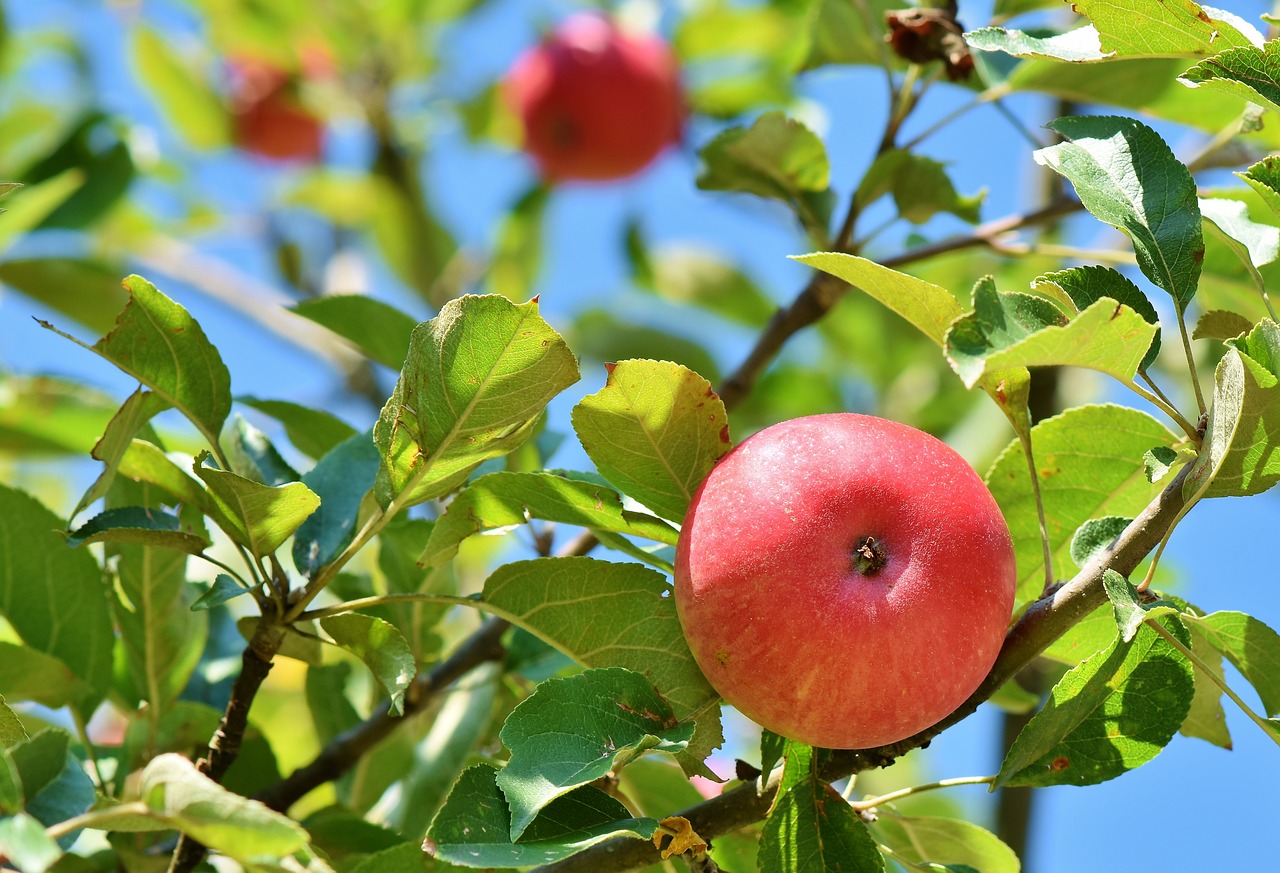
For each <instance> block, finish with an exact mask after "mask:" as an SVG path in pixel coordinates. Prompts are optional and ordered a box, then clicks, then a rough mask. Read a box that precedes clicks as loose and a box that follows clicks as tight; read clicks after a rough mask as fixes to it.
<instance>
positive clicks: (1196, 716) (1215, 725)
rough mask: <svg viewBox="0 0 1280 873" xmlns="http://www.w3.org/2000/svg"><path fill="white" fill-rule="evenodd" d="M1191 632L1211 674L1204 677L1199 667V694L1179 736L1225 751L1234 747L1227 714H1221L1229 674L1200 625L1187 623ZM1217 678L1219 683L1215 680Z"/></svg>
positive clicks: (1194, 646) (1192, 704)
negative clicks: (1210, 744) (1223, 689)
mask: <svg viewBox="0 0 1280 873" xmlns="http://www.w3.org/2000/svg"><path fill="white" fill-rule="evenodd" d="M1186 624H1187V630H1188V631H1190V633H1191V650H1192V651H1193V652H1195V654H1196V657H1197V658H1199V659H1200V660H1201V661H1203V662H1204V663H1205V664H1207V665H1208V667H1209V670H1210V671H1211V673H1212V677H1211V676H1207V675H1205V673H1204V671H1203V670H1202V669H1201V667H1200V665H1199V664H1196V665H1195V666H1196V694H1195V697H1193V698H1191V710H1190V712H1188V713H1187V717H1186V719H1185V720H1183V722H1182V727H1180V728H1179V729H1178V733H1180V734H1182V735H1183V736H1184V737H1196V738H1198V739H1202V740H1204V741H1205V742H1208V743H1212V744H1213V745H1215V746H1219V747H1220V748H1223V749H1230V748H1231V734H1230V732H1229V731H1228V730H1227V718H1226V714H1225V713H1223V711H1222V685H1221V684H1219V683H1222V682H1225V681H1226V674H1224V673H1223V670H1222V652H1221V651H1219V650H1218V649H1217V648H1215V647H1214V646H1213V645H1212V644H1211V643H1210V642H1209V640H1208V639H1207V638H1206V636H1205V634H1204V632H1202V631H1201V630H1200V625H1198V624H1196V623H1195V622H1194V621H1188V622H1187V623H1186ZM1214 678H1216V679H1217V681H1216V682H1215V681H1214Z"/></svg>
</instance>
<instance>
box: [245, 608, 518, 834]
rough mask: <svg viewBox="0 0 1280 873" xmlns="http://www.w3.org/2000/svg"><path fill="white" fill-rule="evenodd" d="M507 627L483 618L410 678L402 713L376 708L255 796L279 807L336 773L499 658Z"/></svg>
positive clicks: (323, 782)
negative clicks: (439, 657)
mask: <svg viewBox="0 0 1280 873" xmlns="http://www.w3.org/2000/svg"><path fill="white" fill-rule="evenodd" d="M508 627H509V625H508V624H507V622H505V621H503V620H502V619H500V618H491V619H489V620H487V621H486V622H485V623H484V624H483V625H481V626H480V629H479V630H478V631H476V632H475V633H474V634H472V635H471V636H470V637H468V638H467V639H466V640H465V641H464V642H463V643H462V645H460V646H458V648H457V649H455V650H454V652H453V654H452V655H450V656H449V657H448V658H447V659H446V660H444V661H441V662H440V663H439V664H437V665H436V666H435V667H434V668H433V669H432V670H431V671H430V672H428V673H425V674H421V675H419V676H418V677H417V678H416V679H414V680H413V684H412V685H410V686H409V689H408V691H407V692H406V694H405V699H404V715H403V716H392V715H391V714H390V713H389V712H388V711H387V710H386V709H385V708H382V709H380V710H379V711H378V712H377V713H376V714H374V715H372V716H370V717H369V718H367V719H365V720H364V721H363V722H361V723H360V724H358V725H356V726H355V727H353V728H351V729H350V730H348V731H346V732H345V733H343V734H340V735H339V736H337V737H335V738H334V739H333V741H332V742H330V743H329V745H327V746H325V747H324V749H323V750H322V751H321V752H320V754H319V755H317V756H316V758H315V760H313V761H312V762H311V763H310V764H307V765H306V766H305V767H302V768H300V769H298V770H294V771H293V773H291V774H289V776H288V777H287V778H285V779H283V780H281V781H280V782H277V783H276V784H275V785H272V786H271V787H270V788H268V789H267V790H266V791H263V792H262V793H261V794H259V795H258V796H257V799H258V800H260V801H262V802H263V803H265V804H266V805H267V806H269V807H271V808H272V809H275V810H279V811H280V812H284V811H285V810H287V809H288V808H289V807H290V806H292V805H293V804H294V803H295V802H296V801H298V800H299V799H300V798H302V797H303V796H304V795H305V794H307V792H309V791H311V790H312V789H313V788H318V787H319V786H321V785H323V784H325V783H326V782H330V781H332V780H334V779H337V778H338V777H339V776H341V775H342V774H343V773H345V772H346V771H347V770H348V769H350V768H351V767H353V766H354V765H355V764H356V762H357V761H359V760H360V758H361V757H362V756H363V755H364V754H365V753H367V752H368V751H369V750H370V749H372V748H373V747H374V746H375V745H377V744H378V743H380V742H381V741H382V740H384V739H385V738H386V737H387V735H388V734H390V733H391V732H392V731H394V730H395V729H396V728H397V727H399V726H400V725H402V724H405V723H406V722H405V719H407V718H409V717H410V716H412V715H414V714H415V713H418V712H422V711H423V710H424V709H426V708H427V707H428V706H429V705H430V704H431V703H432V702H433V701H434V700H435V697H436V695H438V694H439V693H440V692H441V691H442V690H444V689H445V688H447V687H449V686H450V685H452V684H453V683H454V682H455V681H457V680H458V679H460V678H462V677H463V676H465V675H466V674H467V673H469V672H471V671H472V670H473V669H475V668H476V667H478V666H480V665H481V664H483V663H485V662H486V661H497V660H500V659H501V658H502V657H503V656H504V655H505V654H506V650H505V649H504V648H503V646H502V635H503V633H505V632H506V630H507V628H508Z"/></svg>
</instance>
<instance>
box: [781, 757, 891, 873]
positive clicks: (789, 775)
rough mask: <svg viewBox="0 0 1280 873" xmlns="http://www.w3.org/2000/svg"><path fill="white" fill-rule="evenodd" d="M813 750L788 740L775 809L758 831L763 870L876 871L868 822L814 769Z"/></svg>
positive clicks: (879, 866)
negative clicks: (760, 831) (759, 832)
mask: <svg viewBox="0 0 1280 873" xmlns="http://www.w3.org/2000/svg"><path fill="white" fill-rule="evenodd" d="M812 758H813V750H812V749H809V748H808V747H807V746H801V745H799V744H797V743H788V745H787V762H786V765H785V766H784V768H783V773H782V783H781V785H780V786H779V787H778V795H777V797H776V798H775V799H774V801H773V809H772V810H770V812H769V818H768V819H766V820H765V823H764V830H763V832H762V833H761V834H760V854H759V863H760V869H761V870H762V871H771V873H772V871H778V873H827V871H831V873H834V871H838V870H840V871H852V873H879V871H882V870H884V858H883V857H882V856H881V854H880V850H879V849H878V848H877V847H876V842H875V840H874V839H872V837H871V833H870V832H869V831H868V830H867V826H866V825H865V824H864V823H863V821H862V819H861V818H859V817H858V814H857V813H855V812H854V811H853V810H852V809H851V808H850V807H849V804H848V803H847V802H846V801H845V799H844V798H843V797H841V796H840V795H839V794H838V793H837V792H836V790H835V789H834V788H832V787H831V786H830V785H828V784H827V783H826V782H823V781H822V780H821V779H819V778H818V777H817V776H816V775H815V774H814V772H813V766H812V765H813V759H812Z"/></svg>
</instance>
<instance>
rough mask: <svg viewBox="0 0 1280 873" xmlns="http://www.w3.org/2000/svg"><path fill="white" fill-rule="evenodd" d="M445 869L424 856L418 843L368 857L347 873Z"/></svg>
mask: <svg viewBox="0 0 1280 873" xmlns="http://www.w3.org/2000/svg"><path fill="white" fill-rule="evenodd" d="M444 869H445V867H444V866H443V865H441V864H437V863H435V862H434V861H432V860H431V859H430V858H428V857H426V856H425V855H423V854H422V849H421V847H419V846H418V845H417V844H416V843H403V844H401V845H399V846H394V847H392V848H390V849H383V850H382V851H381V852H374V853H373V854H371V855H367V856H366V857H364V858H362V859H361V860H360V861H358V862H357V863H356V865H355V866H354V867H351V868H350V869H349V870H348V871H347V873H431V871H434V870H444Z"/></svg>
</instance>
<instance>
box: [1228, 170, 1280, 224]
mask: <svg viewBox="0 0 1280 873" xmlns="http://www.w3.org/2000/svg"><path fill="white" fill-rule="evenodd" d="M1236 175H1237V176H1239V177H1240V178H1241V179H1244V181H1245V182H1247V183H1248V185H1249V187H1250V188H1252V189H1253V190H1254V191H1255V192H1257V194H1258V196H1259V197H1261V198H1262V200H1263V202H1264V203H1266V204H1267V205H1268V206H1270V207H1271V211H1272V212H1275V213H1276V214H1278V215H1280V155H1267V156H1266V157H1265V158H1263V159H1262V160H1260V161H1258V162H1257V163H1256V164H1254V165H1253V166H1251V167H1250V168H1249V169H1247V170H1245V171H1244V172H1243V173H1236Z"/></svg>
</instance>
